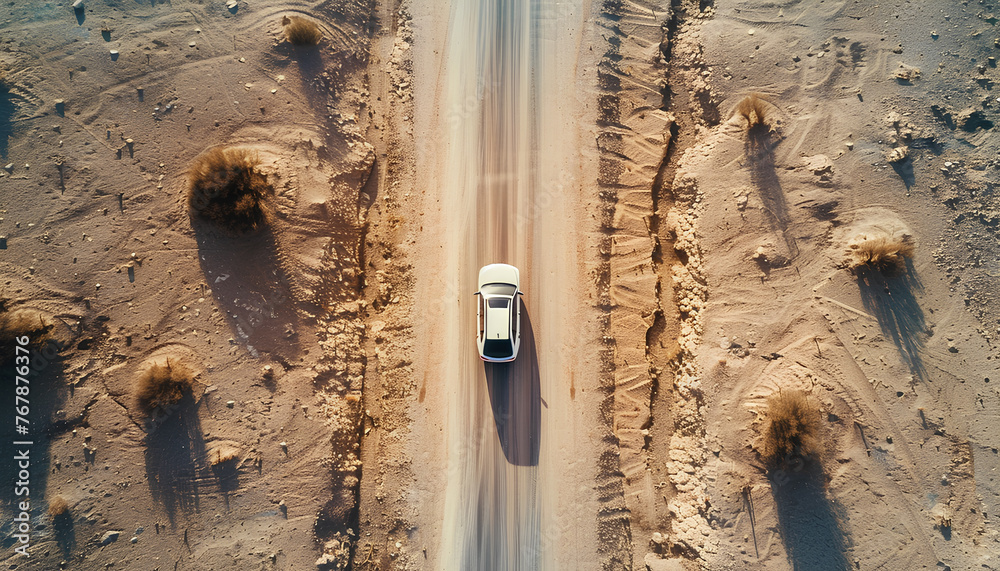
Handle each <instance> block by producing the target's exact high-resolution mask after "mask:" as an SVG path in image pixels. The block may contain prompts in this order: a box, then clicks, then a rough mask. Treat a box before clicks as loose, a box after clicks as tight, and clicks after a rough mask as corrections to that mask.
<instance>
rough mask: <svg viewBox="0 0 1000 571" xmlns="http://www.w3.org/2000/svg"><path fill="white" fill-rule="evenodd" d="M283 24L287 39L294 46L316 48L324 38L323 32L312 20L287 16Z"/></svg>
mask: <svg viewBox="0 0 1000 571" xmlns="http://www.w3.org/2000/svg"><path fill="white" fill-rule="evenodd" d="M281 24H282V25H283V26H284V27H285V38H286V39H287V40H288V42H289V43H291V44H292V45H295V46H315V45H316V44H318V43H319V41H320V40H321V39H322V38H323V32H321V31H320V29H319V26H317V25H316V23H315V22H313V21H312V20H306V19H305V18H300V17H298V16H292V17H288V16H285V17H284V18H283V19H282V20H281Z"/></svg>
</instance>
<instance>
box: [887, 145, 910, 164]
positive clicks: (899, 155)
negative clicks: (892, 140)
mask: <svg viewBox="0 0 1000 571" xmlns="http://www.w3.org/2000/svg"><path fill="white" fill-rule="evenodd" d="M909 155H910V151H909V149H908V148H907V147H895V148H893V149H889V150H888V151H886V153H885V161H886V162H887V163H898V162H902V161H905V160H906V157H908V156H909Z"/></svg>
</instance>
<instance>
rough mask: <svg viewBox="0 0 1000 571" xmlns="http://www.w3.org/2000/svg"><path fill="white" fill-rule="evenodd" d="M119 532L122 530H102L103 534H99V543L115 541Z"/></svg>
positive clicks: (104, 543)
mask: <svg viewBox="0 0 1000 571" xmlns="http://www.w3.org/2000/svg"><path fill="white" fill-rule="evenodd" d="M121 534H122V532H120V531H106V532H104V535H102V536H101V545H107V544H109V543H113V542H115V541H118V536H120V535H121Z"/></svg>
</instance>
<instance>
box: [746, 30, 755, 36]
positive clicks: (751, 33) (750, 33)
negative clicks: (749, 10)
mask: <svg viewBox="0 0 1000 571" xmlns="http://www.w3.org/2000/svg"><path fill="white" fill-rule="evenodd" d="M756 32H757V31H756V30H754V29H753V28H750V29H749V30H747V35H748V36H752V35H754V34H755V33H756Z"/></svg>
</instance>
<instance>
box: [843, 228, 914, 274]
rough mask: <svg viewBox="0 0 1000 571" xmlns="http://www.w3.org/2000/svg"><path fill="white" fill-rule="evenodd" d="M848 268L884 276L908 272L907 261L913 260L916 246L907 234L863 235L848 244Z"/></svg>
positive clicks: (881, 233) (879, 233) (878, 233)
mask: <svg viewBox="0 0 1000 571" xmlns="http://www.w3.org/2000/svg"><path fill="white" fill-rule="evenodd" d="M847 248H848V250H847V268H848V269H850V270H851V271H856V270H858V269H859V268H870V269H873V270H878V271H879V272H881V273H882V274H884V275H890V276H891V275H898V274H900V273H902V272H903V271H905V270H906V260H907V259H909V258H913V253H914V251H915V250H916V244H915V243H914V241H913V237H912V236H910V235H909V234H905V233H894V234H889V233H887V232H881V231H878V232H872V233H863V234H858V235H857V236H855V237H854V238H853V239H852V240H851V241H850V242H849V243H848V244H847Z"/></svg>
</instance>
